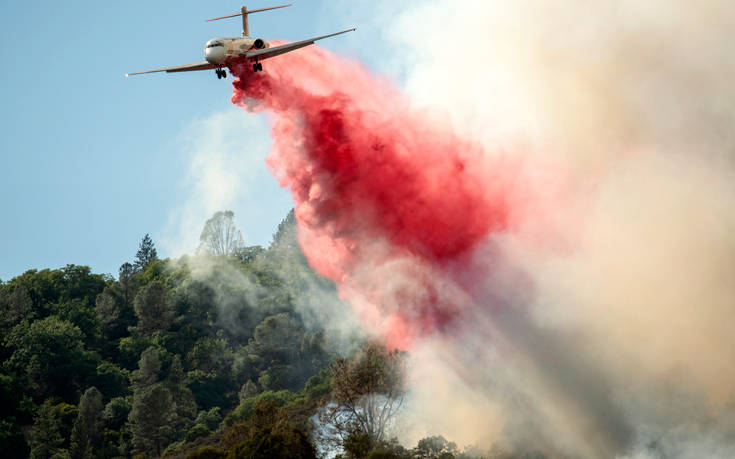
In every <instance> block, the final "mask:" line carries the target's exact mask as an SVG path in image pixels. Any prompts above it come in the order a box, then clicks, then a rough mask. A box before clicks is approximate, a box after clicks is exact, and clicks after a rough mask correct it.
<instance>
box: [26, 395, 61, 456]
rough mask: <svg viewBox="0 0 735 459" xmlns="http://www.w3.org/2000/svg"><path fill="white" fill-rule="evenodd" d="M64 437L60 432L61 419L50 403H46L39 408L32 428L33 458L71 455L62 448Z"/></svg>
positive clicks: (31, 444)
mask: <svg viewBox="0 0 735 459" xmlns="http://www.w3.org/2000/svg"><path fill="white" fill-rule="evenodd" d="M63 444H64V439H63V438H62V437H61V434H60V433H59V419H58V415H57V414H56V412H54V410H53V409H52V407H51V404H50V403H44V404H43V405H41V407H40V409H39V410H38V415H37V416H36V419H35V422H34V423H33V429H32V430H31V442H30V446H31V454H30V457H31V459H47V458H52V459H62V458H67V457H69V453H68V451H67V450H66V449H63V448H62V445H63Z"/></svg>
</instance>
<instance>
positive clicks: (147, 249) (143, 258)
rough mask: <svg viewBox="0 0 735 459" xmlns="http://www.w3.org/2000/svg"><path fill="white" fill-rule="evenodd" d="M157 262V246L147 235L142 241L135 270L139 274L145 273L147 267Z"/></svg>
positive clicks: (136, 256) (136, 258) (136, 257)
mask: <svg viewBox="0 0 735 459" xmlns="http://www.w3.org/2000/svg"><path fill="white" fill-rule="evenodd" d="M156 260H158V253H157V252H156V246H155V244H154V243H153V239H151V237H150V236H149V235H148V233H146V235H145V236H143V239H142V240H141V241H140V246H139V247H138V252H137V253H136V254H135V270H136V271H137V272H140V271H143V269H145V267H146V266H148V265H149V264H150V263H151V262H154V261H156Z"/></svg>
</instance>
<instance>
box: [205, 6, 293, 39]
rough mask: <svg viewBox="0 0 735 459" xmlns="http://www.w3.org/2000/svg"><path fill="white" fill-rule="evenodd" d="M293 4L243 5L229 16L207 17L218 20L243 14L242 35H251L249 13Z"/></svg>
mask: <svg viewBox="0 0 735 459" xmlns="http://www.w3.org/2000/svg"><path fill="white" fill-rule="evenodd" d="M291 5H292V3H289V4H288V5H279V6H270V7H268V8H258V9H257V10H248V8H247V7H246V6H243V7H242V9H241V10H240V12H239V13H235V14H229V15H227V16H221V17H218V18H213V19H207V21H217V20H219V19H227V18H234V17H235V16H242V35H243V36H244V37H246V36H248V35H250V25H249V24H248V15H250V14H252V13H260V12H261V11H268V10H275V9H278V8H286V7H287V6H291Z"/></svg>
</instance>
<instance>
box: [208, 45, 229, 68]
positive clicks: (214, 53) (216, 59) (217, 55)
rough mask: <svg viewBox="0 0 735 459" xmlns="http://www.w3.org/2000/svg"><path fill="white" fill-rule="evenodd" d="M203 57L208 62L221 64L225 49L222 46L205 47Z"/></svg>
mask: <svg viewBox="0 0 735 459" xmlns="http://www.w3.org/2000/svg"><path fill="white" fill-rule="evenodd" d="M204 58H205V59H206V60H207V62H209V63H210V64H221V63H222V61H223V60H224V59H225V50H224V48H222V47H219V46H218V47H214V48H206V49H205V50H204Z"/></svg>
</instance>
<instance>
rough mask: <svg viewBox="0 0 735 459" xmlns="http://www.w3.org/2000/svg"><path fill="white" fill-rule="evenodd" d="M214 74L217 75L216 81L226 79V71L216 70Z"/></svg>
mask: <svg viewBox="0 0 735 459" xmlns="http://www.w3.org/2000/svg"><path fill="white" fill-rule="evenodd" d="M214 73H216V74H217V79H218V80H219V79H220V78H227V70H225V69H216V70H215V71H214Z"/></svg>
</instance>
